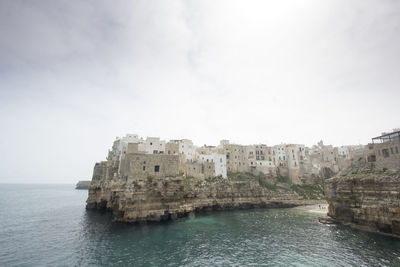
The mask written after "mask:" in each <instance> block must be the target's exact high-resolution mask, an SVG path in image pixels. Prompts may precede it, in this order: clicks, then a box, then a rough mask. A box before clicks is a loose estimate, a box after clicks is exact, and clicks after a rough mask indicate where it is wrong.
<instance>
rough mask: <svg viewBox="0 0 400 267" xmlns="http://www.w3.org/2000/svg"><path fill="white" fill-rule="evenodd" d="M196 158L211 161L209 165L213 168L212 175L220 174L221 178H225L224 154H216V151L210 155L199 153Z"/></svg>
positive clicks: (204, 161) (203, 161)
mask: <svg viewBox="0 0 400 267" xmlns="http://www.w3.org/2000/svg"><path fill="white" fill-rule="evenodd" d="M198 159H199V161H200V162H202V163H212V164H211V165H213V169H214V173H213V177H216V176H222V177H223V178H227V171H226V155H225V154H218V153H212V154H210V155H205V154H201V155H198Z"/></svg>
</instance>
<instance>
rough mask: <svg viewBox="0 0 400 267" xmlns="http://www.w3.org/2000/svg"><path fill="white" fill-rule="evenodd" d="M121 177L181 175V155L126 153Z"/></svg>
mask: <svg viewBox="0 0 400 267" xmlns="http://www.w3.org/2000/svg"><path fill="white" fill-rule="evenodd" d="M120 173H121V178H125V179H143V178H151V177H176V176H178V175H179V156H178V155H165V154H142V153H130V154H126V155H125V157H124V158H123V160H122V163H121V169H120Z"/></svg>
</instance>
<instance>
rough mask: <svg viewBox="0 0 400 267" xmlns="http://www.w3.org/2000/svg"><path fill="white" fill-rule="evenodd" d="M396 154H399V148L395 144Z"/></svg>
mask: <svg viewBox="0 0 400 267" xmlns="http://www.w3.org/2000/svg"><path fill="white" fill-rule="evenodd" d="M396 154H399V149H398V147H397V146H396Z"/></svg>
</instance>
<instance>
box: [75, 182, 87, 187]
mask: <svg viewBox="0 0 400 267" xmlns="http://www.w3.org/2000/svg"><path fill="white" fill-rule="evenodd" d="M89 187H90V181H79V182H78V183H77V184H76V186H75V189H89Z"/></svg>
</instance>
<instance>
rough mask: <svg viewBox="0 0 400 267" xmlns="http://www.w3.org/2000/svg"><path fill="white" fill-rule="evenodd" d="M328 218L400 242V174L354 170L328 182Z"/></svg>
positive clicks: (326, 184)
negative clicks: (398, 239)
mask: <svg viewBox="0 0 400 267" xmlns="http://www.w3.org/2000/svg"><path fill="white" fill-rule="evenodd" d="M325 194H326V198H327V201H328V203H329V209H328V216H330V217H332V218H333V219H334V220H335V221H336V222H339V223H342V224H345V225H349V226H351V227H352V228H355V229H359V230H364V231H369V232H376V233H379V234H384V235H388V236H393V237H397V238H400V173H399V172H398V171H397V172H389V171H386V172H378V171H373V170H371V169H366V168H364V169H355V170H350V171H347V172H344V173H342V174H339V175H337V176H336V177H334V178H331V179H328V180H326V183H325Z"/></svg>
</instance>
